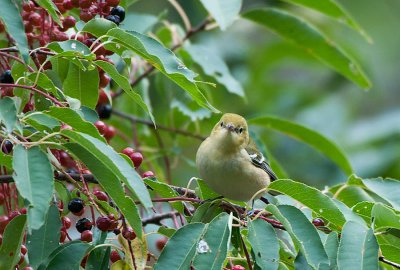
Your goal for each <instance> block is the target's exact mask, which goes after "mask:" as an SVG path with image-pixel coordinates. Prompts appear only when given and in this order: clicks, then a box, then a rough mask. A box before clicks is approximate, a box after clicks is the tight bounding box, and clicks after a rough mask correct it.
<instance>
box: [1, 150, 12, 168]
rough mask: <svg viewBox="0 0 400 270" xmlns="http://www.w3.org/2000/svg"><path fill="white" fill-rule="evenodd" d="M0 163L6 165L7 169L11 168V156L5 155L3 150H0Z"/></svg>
mask: <svg viewBox="0 0 400 270" xmlns="http://www.w3.org/2000/svg"><path fill="white" fill-rule="evenodd" d="M0 165H1V166H6V167H7V169H9V170H11V169H12V156H9V155H6V154H4V153H3V151H0Z"/></svg>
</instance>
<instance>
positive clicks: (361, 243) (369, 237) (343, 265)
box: [337, 221, 379, 270]
mask: <svg viewBox="0 0 400 270" xmlns="http://www.w3.org/2000/svg"><path fill="white" fill-rule="evenodd" d="M378 251H379V246H378V243H377V241H376V238H375V236H374V232H373V230H372V229H368V228H366V227H364V226H362V225H360V224H358V223H355V222H352V221H349V222H347V223H346V224H345V225H344V228H343V231H342V236H341V239H340V244H339V250H338V258H337V263H338V269H339V270H340V269H363V270H370V269H371V270H372V269H379V266H378Z"/></svg>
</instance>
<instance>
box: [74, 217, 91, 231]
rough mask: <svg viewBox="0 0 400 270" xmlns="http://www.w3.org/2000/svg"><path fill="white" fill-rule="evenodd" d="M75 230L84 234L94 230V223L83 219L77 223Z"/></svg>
mask: <svg viewBox="0 0 400 270" xmlns="http://www.w3.org/2000/svg"><path fill="white" fill-rule="evenodd" d="M75 228H76V230H77V231H78V232H80V233H82V232H84V231H87V230H91V229H92V222H91V221H90V219H88V218H81V219H80V220H78V221H77V222H76V225H75Z"/></svg>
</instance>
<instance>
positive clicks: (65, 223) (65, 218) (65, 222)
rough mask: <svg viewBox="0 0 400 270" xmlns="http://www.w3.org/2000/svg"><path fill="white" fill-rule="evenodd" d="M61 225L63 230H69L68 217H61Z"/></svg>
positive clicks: (69, 222)
mask: <svg viewBox="0 0 400 270" xmlns="http://www.w3.org/2000/svg"><path fill="white" fill-rule="evenodd" d="M61 221H62V224H63V226H64V228H65V229H69V228H71V224H72V222H71V220H70V219H69V217H62V218H61Z"/></svg>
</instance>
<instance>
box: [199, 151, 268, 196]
mask: <svg viewBox="0 0 400 270" xmlns="http://www.w3.org/2000/svg"><path fill="white" fill-rule="evenodd" d="M199 150H200V151H201V149H199ZM243 151H244V150H243ZM250 162H251V161H250V158H248V157H247V156H246V155H243V157H242V158H241V159H239V160H237V159H235V160H234V161H233V160H232V159H230V158H229V157H224V158H221V157H218V156H217V158H215V159H203V160H198V159H197V160H196V163H197V166H198V168H199V173H200V175H201V177H202V179H203V180H204V181H205V182H206V183H207V184H208V185H209V186H210V187H211V188H212V189H213V190H215V191H216V192H217V193H219V194H221V195H223V196H224V197H226V198H228V199H232V200H238V201H248V200H250V199H251V198H252V197H253V195H254V194H255V193H257V192H258V191H259V190H261V189H263V188H265V187H267V186H268V184H269V176H268V174H267V173H266V172H265V171H264V170H262V169H260V168H257V167H254V170H246V171H244V170H243V169H242V168H243V165H244V164H246V165H248V164H249V163H250ZM261 195H262V193H261V194H259V195H258V196H257V198H259V197H260V196H261Z"/></svg>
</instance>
